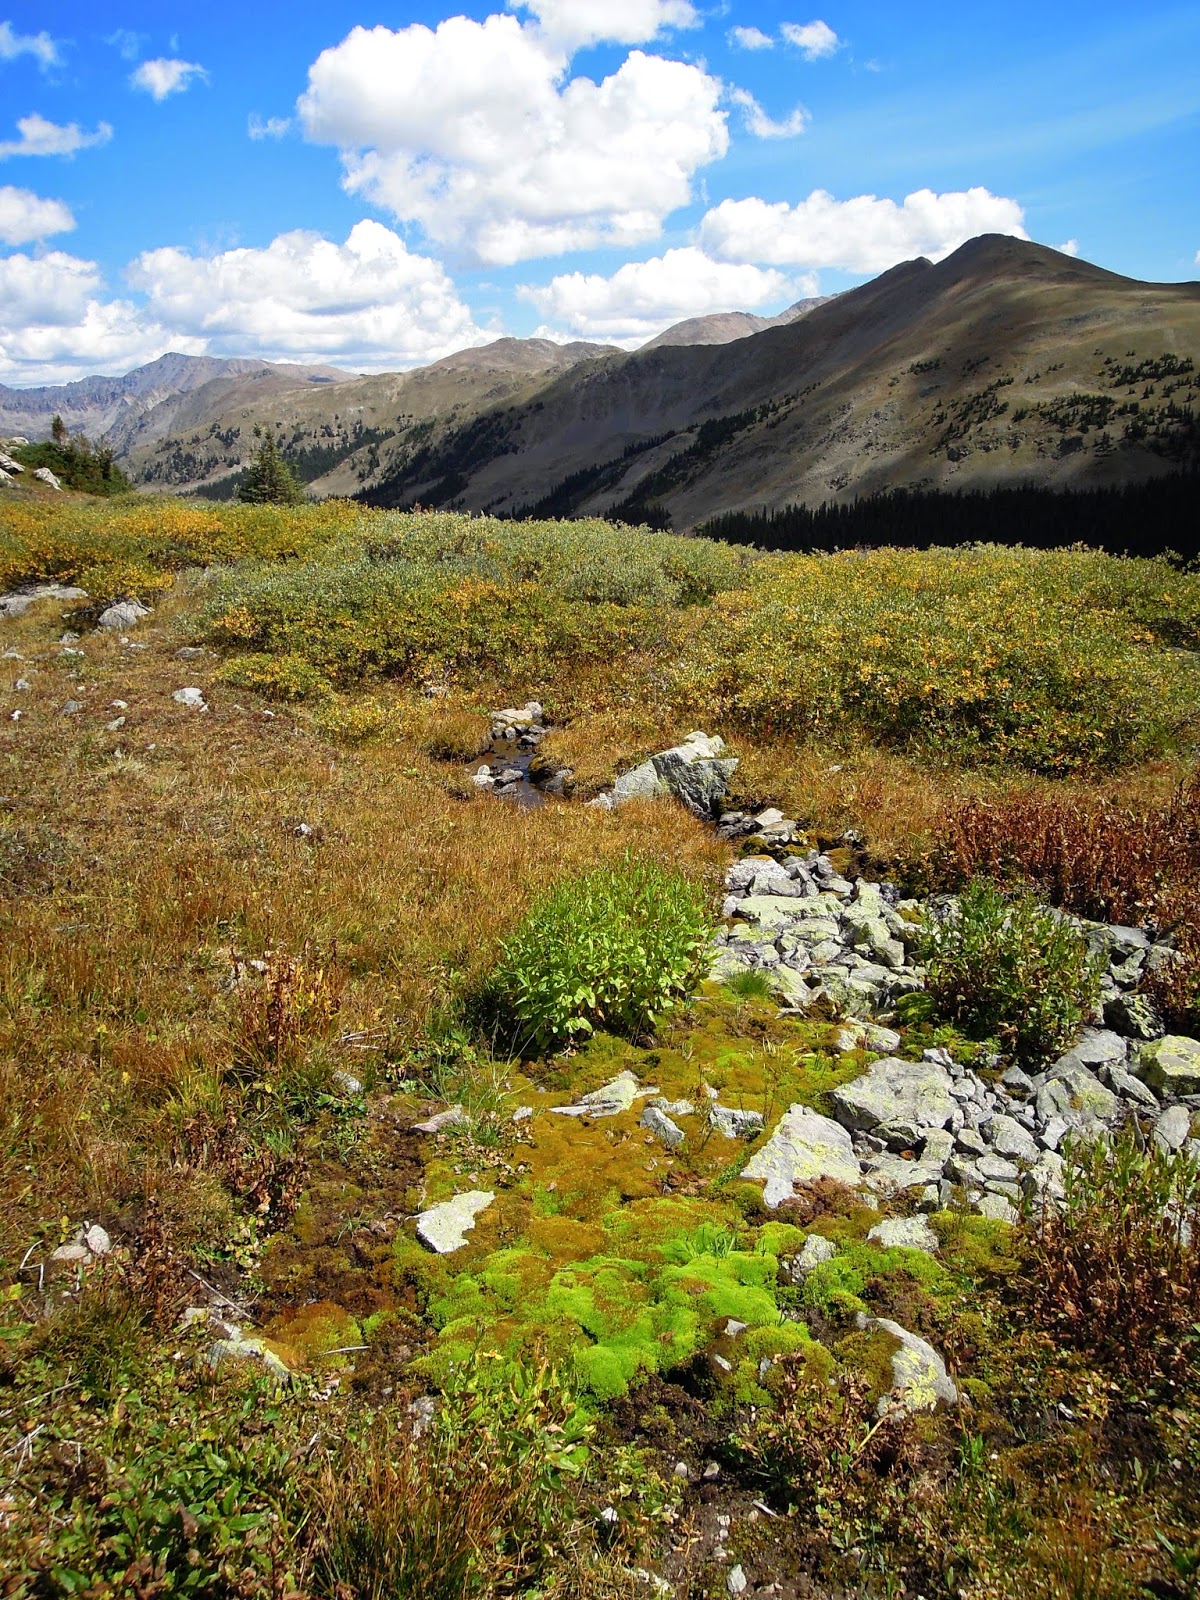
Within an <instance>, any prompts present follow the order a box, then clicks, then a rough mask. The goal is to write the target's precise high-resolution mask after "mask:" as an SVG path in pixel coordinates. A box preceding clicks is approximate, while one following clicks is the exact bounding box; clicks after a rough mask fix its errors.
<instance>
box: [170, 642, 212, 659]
mask: <svg viewBox="0 0 1200 1600" xmlns="http://www.w3.org/2000/svg"><path fill="white" fill-rule="evenodd" d="M207 654H208V652H207V651H206V650H205V648H204V646H203V645H201V644H183V645H180V647H179V649H178V650H176V652H175V659H176V661H199V660H200V657H201V656H203V655H207Z"/></svg>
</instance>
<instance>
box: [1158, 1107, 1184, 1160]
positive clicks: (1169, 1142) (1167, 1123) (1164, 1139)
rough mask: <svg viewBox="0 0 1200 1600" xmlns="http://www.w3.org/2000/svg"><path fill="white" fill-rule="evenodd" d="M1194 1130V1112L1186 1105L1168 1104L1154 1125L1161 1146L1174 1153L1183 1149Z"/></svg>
mask: <svg viewBox="0 0 1200 1600" xmlns="http://www.w3.org/2000/svg"><path fill="white" fill-rule="evenodd" d="M1191 1131H1192V1114H1191V1112H1190V1111H1189V1110H1188V1109H1187V1107H1186V1106H1168V1107H1167V1109H1166V1110H1165V1111H1164V1112H1163V1114H1162V1116H1161V1117H1159V1119H1158V1121H1157V1122H1156V1123H1155V1125H1154V1139H1155V1142H1156V1143H1157V1144H1158V1146H1159V1148H1160V1149H1162V1150H1165V1151H1167V1152H1168V1153H1170V1154H1174V1152H1175V1151H1176V1150H1182V1149H1183V1147H1184V1145H1185V1144H1186V1143H1187V1141H1188V1137H1189V1135H1190V1134H1191Z"/></svg>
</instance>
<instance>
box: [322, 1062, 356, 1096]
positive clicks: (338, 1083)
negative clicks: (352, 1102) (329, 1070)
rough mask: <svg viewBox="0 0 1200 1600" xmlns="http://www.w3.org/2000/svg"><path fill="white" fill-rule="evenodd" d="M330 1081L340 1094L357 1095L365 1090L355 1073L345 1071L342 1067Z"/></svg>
mask: <svg viewBox="0 0 1200 1600" xmlns="http://www.w3.org/2000/svg"><path fill="white" fill-rule="evenodd" d="M329 1081H330V1083H331V1084H332V1086H333V1087H334V1088H335V1089H336V1090H337V1092H338V1093H339V1094H350V1095H357V1094H361V1093H362V1092H363V1086H362V1084H361V1083H360V1082H359V1080H358V1079H357V1078H356V1077H355V1076H354V1074H353V1073H352V1072H345V1071H343V1070H342V1069H341V1068H340V1067H339V1068H338V1070H337V1071H336V1072H335V1073H334V1074H333V1076H332V1077H331V1078H330V1080H329Z"/></svg>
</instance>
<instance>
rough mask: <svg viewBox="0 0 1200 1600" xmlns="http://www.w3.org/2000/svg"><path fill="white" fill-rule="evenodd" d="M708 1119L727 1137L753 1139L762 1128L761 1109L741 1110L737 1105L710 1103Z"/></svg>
mask: <svg viewBox="0 0 1200 1600" xmlns="http://www.w3.org/2000/svg"><path fill="white" fill-rule="evenodd" d="M708 1119H709V1121H710V1122H711V1123H712V1125H713V1127H714V1128H715V1129H716V1130H717V1132H718V1133H723V1134H724V1135H725V1137H726V1138H727V1139H755V1138H757V1137H758V1135H759V1134H760V1133H761V1132H762V1130H763V1114H762V1112H761V1111H742V1110H740V1109H739V1108H738V1107H737V1106H721V1105H715V1104H714V1105H711V1106H710V1107H709V1108H708Z"/></svg>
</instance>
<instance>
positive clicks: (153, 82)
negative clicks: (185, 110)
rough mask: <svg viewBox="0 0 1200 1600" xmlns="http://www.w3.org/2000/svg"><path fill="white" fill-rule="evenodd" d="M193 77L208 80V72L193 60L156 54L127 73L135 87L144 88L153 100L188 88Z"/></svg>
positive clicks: (162, 98)
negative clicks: (178, 59) (135, 69)
mask: <svg viewBox="0 0 1200 1600" xmlns="http://www.w3.org/2000/svg"><path fill="white" fill-rule="evenodd" d="M193 78H201V79H203V80H204V81H205V82H207V80H208V73H207V72H205V70H204V68H203V67H202V66H200V65H199V64H198V63H197V62H195V61H177V60H174V59H173V58H170V57H167V56H156V57H155V58H154V60H153V61H143V62H142V64H141V66H140V67H139V68H138V69H137V71H136V72H132V73H130V75H129V81H130V83H131V84H132V85H133V87H134V88H135V89H144V90H145V91H146V93H147V94H149V95H152V96H153V97H154V99H155V100H165V99H166V98H167V96H168V95H169V94H179V93H182V92H183V91H184V90H185V89H187V88H189V87H190V85H191V82H192V79H193Z"/></svg>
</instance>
